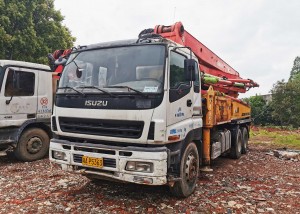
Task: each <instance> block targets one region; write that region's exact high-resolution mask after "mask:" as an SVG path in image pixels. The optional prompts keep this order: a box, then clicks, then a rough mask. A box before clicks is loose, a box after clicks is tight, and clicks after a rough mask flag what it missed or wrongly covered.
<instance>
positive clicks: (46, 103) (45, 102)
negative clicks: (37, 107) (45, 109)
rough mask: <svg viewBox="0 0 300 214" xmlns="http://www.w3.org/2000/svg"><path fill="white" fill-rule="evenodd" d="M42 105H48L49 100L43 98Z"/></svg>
mask: <svg viewBox="0 0 300 214" xmlns="http://www.w3.org/2000/svg"><path fill="white" fill-rule="evenodd" d="M40 103H41V105H42V106H46V105H48V98H47V97H42V98H41V99H40Z"/></svg>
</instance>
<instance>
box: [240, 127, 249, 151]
mask: <svg viewBox="0 0 300 214" xmlns="http://www.w3.org/2000/svg"><path fill="white" fill-rule="evenodd" d="M248 141H249V133H248V130H247V128H245V127H244V128H242V154H246V153H247V151H248Z"/></svg>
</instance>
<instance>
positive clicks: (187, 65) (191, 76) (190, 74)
mask: <svg viewBox="0 0 300 214" xmlns="http://www.w3.org/2000/svg"><path fill="white" fill-rule="evenodd" d="M196 65H197V63H196V61H195V60H194V59H185V60H184V74H185V79H186V80H187V81H195V80H196V75H195V74H196V73H195V71H196V68H195V66H196Z"/></svg>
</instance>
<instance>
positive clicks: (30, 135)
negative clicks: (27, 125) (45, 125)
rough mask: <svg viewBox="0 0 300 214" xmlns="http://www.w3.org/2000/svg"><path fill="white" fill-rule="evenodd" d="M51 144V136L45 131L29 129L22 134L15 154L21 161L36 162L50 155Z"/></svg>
mask: <svg viewBox="0 0 300 214" xmlns="http://www.w3.org/2000/svg"><path fill="white" fill-rule="evenodd" d="M49 144H50V139H49V136H48V134H47V133H46V132H45V131H44V130H42V129H39V128H32V129H28V130H26V131H24V132H23V133H22V135H21V137H20V139H19V142H18V144H17V147H16V149H15V150H14V154H15V156H16V158H17V159H18V160H20V161H35V160H38V159H41V158H43V157H44V156H45V155H46V154H48V151H49Z"/></svg>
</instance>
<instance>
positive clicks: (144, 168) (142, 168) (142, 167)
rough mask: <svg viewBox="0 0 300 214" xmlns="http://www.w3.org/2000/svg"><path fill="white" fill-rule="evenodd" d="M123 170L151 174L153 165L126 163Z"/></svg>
mask: <svg viewBox="0 0 300 214" xmlns="http://www.w3.org/2000/svg"><path fill="white" fill-rule="evenodd" d="M125 170H127V171H135V172H147V173H151V172H153V163H149V162H139V161H128V162H127V164H126V167H125Z"/></svg>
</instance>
